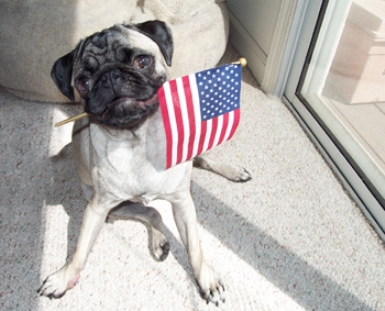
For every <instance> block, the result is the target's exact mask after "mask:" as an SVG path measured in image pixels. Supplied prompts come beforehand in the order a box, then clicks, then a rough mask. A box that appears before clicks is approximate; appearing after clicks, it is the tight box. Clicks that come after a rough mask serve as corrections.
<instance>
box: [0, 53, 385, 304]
mask: <svg viewBox="0 0 385 311" xmlns="http://www.w3.org/2000/svg"><path fill="white" fill-rule="evenodd" d="M237 58H238V55H237V54H236V53H235V52H234V50H233V49H231V48H229V49H228V50H227V52H226V55H225V59H224V60H223V62H228V61H234V60H236V59H237ZM79 111H80V108H79V107H77V106H72V105H69V104H65V105H64V104H47V103H39V102H28V101H25V100H21V99H18V98H16V97H14V96H12V95H10V94H8V93H6V92H5V91H1V92H0V144H1V148H0V170H1V178H0V181H1V192H0V202H1V206H0V233H1V240H0V243H1V244H0V273H1V274H0V275H1V282H0V309H1V310H22V311H25V310H39V311H43V310H44V311H51V310H71V311H73V310H83V311H84V310H93V311H95V310H115V311H118V310H156V311H158V310H178V311H179V310H232V311H234V310H236V311H240V310H253V311H255V310H262V311H263V310H266V311H270V310H279V311H281V310H325V311H331V310H335V311H342V310H349V311H353V310H365V311H366V310H368V311H369V310H377V311H378V310H382V311H384V310H385V294H384V285H385V250H384V246H383V244H382V243H381V241H380V239H379V238H378V237H377V236H376V234H375V233H374V231H373V230H372V228H371V226H370V225H369V224H368V223H367V221H366V219H365V218H364V217H363V216H362V213H361V211H360V210H359V208H358V207H357V206H356V205H355V204H354V203H353V202H352V200H351V199H350V198H349V196H348V195H347V194H346V192H345V191H344V189H343V188H342V186H341V184H340V183H339V181H338V180H337V179H336V177H335V176H334V174H333V173H332V171H331V170H330V168H329V167H328V165H327V164H326V163H325V161H324V160H323V159H322V157H321V156H320V154H319V153H318V151H317V150H316V148H315V147H314V146H313V144H312V143H311V141H310V140H309V139H308V137H307V136H306V134H305V133H304V131H303V130H302V129H301V127H300V126H299V124H298V123H297V121H296V120H295V119H294V117H293V116H292V115H291V113H290V112H289V110H288V109H287V108H286V107H285V105H284V104H283V103H282V102H281V101H280V100H278V99H276V98H272V97H269V96H266V95H265V94H264V93H263V92H262V91H260V90H259V89H258V86H257V84H256V82H255V80H254V78H253V77H252V75H251V74H250V72H249V71H248V70H247V69H244V77H243V94H242V109H241V112H242V119H241V124H240V126H239V129H238V131H237V132H236V134H235V136H234V138H233V139H232V140H231V141H230V142H227V143H225V144H224V145H222V146H220V147H217V148H215V149H214V150H212V151H211V155H212V156H213V157H215V158H217V159H218V160H221V161H225V162H229V163H239V164H241V165H242V166H244V167H245V168H247V170H248V171H249V172H250V173H251V174H252V177H253V179H252V180H251V181H249V182H247V183H233V182H230V181H228V180H226V179H223V178H221V177H219V176H217V175H214V174H212V173H210V172H207V171H204V170H200V169H194V171H193V176H192V185H191V190H192V194H193V198H194V200H195V204H196V208H197V213H198V220H199V232H200V239H201V241H202V248H203V252H204V254H205V256H206V259H207V261H208V262H209V263H210V264H212V265H213V266H214V267H215V269H216V270H217V271H218V272H219V273H220V275H221V276H222V278H223V280H224V282H225V285H226V293H227V300H226V303H225V304H221V305H220V306H219V308H217V307H215V306H214V305H206V303H205V302H204V301H203V300H201V298H200V297H199V294H198V291H197V287H196V285H195V281H194V279H193V276H192V271H191V269H190V267H189V265H188V262H187V254H186V252H185V250H184V248H183V247H182V245H181V242H180V239H179V235H178V233H177V230H176V226H175V224H174V221H173V219H172V213H171V209H170V206H169V205H168V203H167V202H163V201H156V202H154V203H153V206H154V207H156V208H157V209H158V210H159V211H160V212H161V214H162V216H163V218H164V221H165V223H166V225H167V228H168V229H167V235H168V238H169V241H170V243H171V252H170V255H169V257H168V258H167V260H166V261H164V262H162V263H159V262H156V261H154V260H153V259H152V257H151V256H150V252H149V249H148V234H147V229H146V227H145V226H143V225H142V224H140V223H137V222H132V221H115V222H107V223H106V224H105V226H104V228H103V230H102V233H101V234H100V236H99V238H98V240H97V242H96V245H95V246H94V248H93V250H92V252H91V254H90V256H89V260H88V262H87V266H86V268H85V270H84V271H83V273H82V276H81V279H80V282H79V284H78V285H77V286H76V287H75V288H74V289H72V290H70V291H69V292H67V294H66V295H65V296H64V297H63V298H62V299H59V300H49V299H47V298H44V297H39V296H38V295H37V294H36V290H37V289H38V287H39V286H40V284H41V282H42V281H43V280H44V279H45V278H46V276H47V275H48V274H50V273H52V272H54V271H56V270H57V269H58V268H60V267H61V266H62V265H63V264H64V263H65V261H66V258H67V256H68V255H71V254H72V253H73V251H74V248H75V243H76V240H77V236H78V233H79V227H80V223H81V218H82V215H83V211H84V207H85V205H86V202H85V201H84V199H83V198H82V194H81V191H80V188H79V180H78V177H77V175H76V173H75V169H74V164H73V159H72V154H71V151H70V149H71V148H69V145H68V144H69V143H70V138H71V137H70V135H71V127H72V125H65V126H62V127H60V128H53V126H52V125H53V123H55V122H58V121H61V120H63V119H65V118H67V117H68V116H72V115H75V114H77V113H78V112H79Z"/></svg>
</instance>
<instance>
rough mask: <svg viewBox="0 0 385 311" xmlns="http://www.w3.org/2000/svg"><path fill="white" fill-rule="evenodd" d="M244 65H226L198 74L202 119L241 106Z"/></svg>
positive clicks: (216, 115) (210, 117)
mask: <svg viewBox="0 0 385 311" xmlns="http://www.w3.org/2000/svg"><path fill="white" fill-rule="evenodd" d="M241 80H242V66H241V65H240V64H236V65H225V66H222V67H218V68H213V69H209V70H206V71H202V72H199V73H197V74H196V81H197V85H198V92H199V101H200V108H201V118H202V121H206V120H209V119H212V118H215V117H218V116H220V115H221V114H225V113H228V112H230V111H233V110H235V109H237V108H239V104H240V97H241V96H240V95H241Z"/></svg>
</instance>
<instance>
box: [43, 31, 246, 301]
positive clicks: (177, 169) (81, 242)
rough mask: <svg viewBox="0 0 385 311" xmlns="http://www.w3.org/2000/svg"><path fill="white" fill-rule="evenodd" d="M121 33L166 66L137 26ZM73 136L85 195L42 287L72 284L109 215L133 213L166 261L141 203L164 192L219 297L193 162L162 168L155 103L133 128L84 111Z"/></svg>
mask: <svg viewBox="0 0 385 311" xmlns="http://www.w3.org/2000/svg"><path fill="white" fill-rule="evenodd" d="M126 36H129V37H130V39H131V41H135V43H134V44H135V45H139V46H140V48H141V49H143V50H150V51H151V53H152V54H154V55H156V57H155V60H156V68H157V69H156V72H157V74H158V73H160V72H165V71H166V65H165V63H164V61H163V59H162V57H161V53H160V51H159V49H157V48H156V45H155V43H154V42H153V41H152V40H151V39H149V38H148V37H146V36H144V35H142V34H140V33H138V32H136V31H134V30H128V34H126ZM75 70H76V68H75ZM72 143H73V147H74V153H75V159H76V164H77V170H78V174H79V176H80V178H81V180H82V183H83V190H84V192H85V195H86V197H87V198H89V201H88V205H87V207H86V211H85V214H84V218H83V222H82V225H81V230H80V236H79V239H78V242H77V246H76V251H75V253H74V255H73V257H72V259H71V260H70V262H69V263H68V264H66V265H65V266H64V267H62V268H61V269H60V270H58V271H57V272H55V273H53V274H51V275H50V276H49V277H48V278H47V279H46V280H45V282H44V283H43V285H42V286H41V288H40V289H39V292H40V294H41V295H45V296H48V297H51V298H59V297H61V296H63V295H64V294H65V292H66V291H67V290H68V289H70V288H72V287H73V286H74V285H75V284H76V283H77V281H78V280H79V277H80V272H81V271H82V269H83V268H84V266H85V264H86V260H87V256H88V254H89V252H90V250H91V248H92V246H93V244H94V242H95V240H96V238H97V237H98V234H99V232H100V230H101V228H102V226H103V223H104V222H105V220H106V218H107V217H112V218H118V219H127V218H133V219H137V220H140V221H143V222H145V223H147V224H148V225H149V226H150V227H151V229H152V244H151V248H152V252H153V254H154V256H155V257H156V258H157V259H158V260H164V259H165V258H166V257H167V254H168V251H169V244H168V242H167V238H166V236H165V232H164V225H163V222H162V218H161V216H160V214H159V213H158V212H157V211H156V210H155V209H153V208H151V207H148V206H146V204H147V203H148V202H150V201H152V200H154V199H164V200H167V201H169V202H170V203H171V205H172V210H173V215H174V218H175V222H176V225H177V228H178V231H179V233H180V237H181V239H182V242H183V244H184V245H185V247H186V250H187V252H188V258H189V262H190V264H191V267H192V269H193V271H194V275H195V277H196V279H197V281H198V284H199V288H200V293H201V296H202V297H203V298H204V299H206V300H207V301H209V300H210V301H212V302H214V303H216V304H218V302H219V301H224V300H225V299H224V286H223V283H222V281H221V279H220V278H219V276H218V275H217V273H216V272H214V270H213V269H212V268H211V267H210V266H209V265H208V264H207V263H206V260H205V258H204V256H203V254H202V250H201V246H200V242H199V237H198V230H197V217H196V211H195V207H194V202H193V200H192V197H191V194H190V174H191V170H192V161H188V162H185V163H182V164H179V165H177V166H174V167H172V168H170V169H168V170H163V169H162V168H161V167H162V165H163V163H164V155H165V150H164V148H165V147H164V146H165V134H164V130H163V123H162V116H161V113H160V110H159V109H158V110H156V111H155V112H154V113H152V114H151V115H150V116H149V117H147V119H146V120H145V121H144V122H143V123H142V124H141V125H140V126H139V127H136V128H135V129H121V128H115V127H111V126H108V125H102V124H99V123H98V122H94V121H93V120H92V117H90V118H88V117H87V118H84V119H82V120H79V121H77V122H76V123H75V126H74V132H73V142H72ZM162 146H163V147H162ZM195 164H196V165H198V166H201V167H203V168H205V169H210V170H212V171H214V172H216V173H218V174H220V175H223V176H225V177H226V178H229V179H231V180H234V181H244V180H248V179H249V178H250V176H249V174H248V173H247V172H246V171H245V170H244V169H242V168H241V167H238V166H232V165H226V164H220V163H217V162H216V161H213V160H212V159H209V158H208V157H206V156H201V157H199V158H197V159H196V160H195ZM142 203H143V204H142Z"/></svg>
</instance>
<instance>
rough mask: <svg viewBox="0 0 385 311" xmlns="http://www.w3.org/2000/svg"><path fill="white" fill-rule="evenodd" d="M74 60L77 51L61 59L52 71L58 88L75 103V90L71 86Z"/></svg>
mask: <svg viewBox="0 0 385 311" xmlns="http://www.w3.org/2000/svg"><path fill="white" fill-rule="evenodd" d="M74 58H75V50H73V51H72V52H70V53H68V54H67V55H64V56H63V57H61V58H59V59H58V60H57V61H56V62H55V64H54V65H53V67H52V70H51V77H52V79H53V81H54V82H55V84H56V86H57V87H58V89H59V90H60V91H61V92H62V93H63V94H64V95H65V96H67V97H68V98H69V99H70V100H71V101H75V96H74V90H73V88H72V86H71V78H72V68H73V65H74Z"/></svg>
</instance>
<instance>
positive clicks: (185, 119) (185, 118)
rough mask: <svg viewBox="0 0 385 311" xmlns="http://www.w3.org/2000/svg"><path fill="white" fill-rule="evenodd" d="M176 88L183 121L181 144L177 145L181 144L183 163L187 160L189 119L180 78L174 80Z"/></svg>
mask: <svg viewBox="0 0 385 311" xmlns="http://www.w3.org/2000/svg"><path fill="white" fill-rule="evenodd" d="M176 87H177V90H178V97H179V104H180V109H181V113H182V120H183V122H182V123H183V132H184V135H183V136H184V137H181V138H183V142H179V144H181V143H183V145H182V158H181V162H184V161H186V160H187V152H188V143H189V137H190V127H189V117H188V111H187V104H186V95H185V92H184V87H183V81H182V79H181V78H179V79H176Z"/></svg>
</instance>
